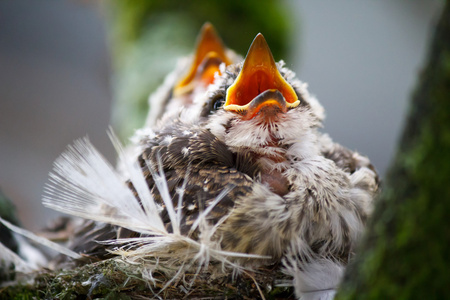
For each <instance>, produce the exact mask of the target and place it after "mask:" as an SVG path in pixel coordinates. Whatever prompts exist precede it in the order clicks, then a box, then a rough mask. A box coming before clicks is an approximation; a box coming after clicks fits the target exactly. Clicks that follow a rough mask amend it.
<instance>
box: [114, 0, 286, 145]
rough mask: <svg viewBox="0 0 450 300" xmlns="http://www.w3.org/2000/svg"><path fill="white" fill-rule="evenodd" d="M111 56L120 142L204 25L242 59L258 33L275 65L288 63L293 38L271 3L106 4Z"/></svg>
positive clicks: (150, 0)
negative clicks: (276, 62)
mask: <svg viewBox="0 0 450 300" xmlns="http://www.w3.org/2000/svg"><path fill="white" fill-rule="evenodd" d="M106 9H107V15H108V21H109V26H108V27H109V28H110V31H109V34H110V37H111V44H112V47H111V52H112V56H113V66H114V79H113V88H114V94H115V103H114V105H113V124H114V126H115V129H116V130H117V131H118V133H119V135H120V136H121V138H123V139H126V138H127V137H129V136H130V135H131V134H132V133H133V131H134V129H137V128H140V127H141V126H142V125H143V122H144V119H145V116H146V115H147V112H148V104H147V98H148V96H149V94H150V93H151V92H153V91H154V90H155V89H156V88H157V87H158V86H159V85H160V84H161V83H162V82H163V79H164V77H165V76H166V75H167V74H168V73H169V72H170V71H172V70H173V69H174V67H175V64H176V61H177V58H179V57H181V56H185V55H188V54H190V53H192V52H193V50H194V46H195V39H196V36H197V34H198V32H199V31H200V28H201V26H202V25H203V24H204V23H205V22H207V21H209V22H211V23H212V24H213V25H214V26H215V27H216V29H217V31H218V33H219V35H220V36H221V37H222V39H223V41H224V43H225V44H226V45H227V47H229V48H231V49H233V50H235V51H236V52H237V53H239V54H241V55H243V56H245V53H246V52H247V49H248V48H249V46H250V44H251V42H252V40H253V38H254V37H255V36H256V34H257V33H259V32H261V33H263V34H264V37H265V38H266V40H267V41H268V43H269V45H270V48H271V50H272V52H273V55H274V57H275V59H276V60H280V59H285V60H289V58H288V57H287V56H286V55H287V52H288V51H287V50H288V47H289V46H290V45H289V37H290V36H291V34H292V29H291V27H290V24H291V23H292V22H290V20H291V18H292V17H293V15H292V14H291V13H290V10H289V8H288V7H287V4H286V3H285V2H284V1H275V0H259V1H258V0H248V1H239V0H229V1H220V0H211V1H200V0H191V1H175V0H169V1H159V0H111V1H109V2H107V5H106Z"/></svg>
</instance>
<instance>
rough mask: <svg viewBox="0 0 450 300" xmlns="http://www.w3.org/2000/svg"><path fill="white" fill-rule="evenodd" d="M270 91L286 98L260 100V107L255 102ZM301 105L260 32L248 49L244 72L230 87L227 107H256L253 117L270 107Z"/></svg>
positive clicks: (242, 108)
mask: <svg viewBox="0 0 450 300" xmlns="http://www.w3.org/2000/svg"><path fill="white" fill-rule="evenodd" d="M266 91H272V92H276V91H278V92H279V93H281V98H282V99H279V98H280V97H279V96H276V97H275V98H271V97H267V96H265V97H264V101H262V100H261V99H258V103H257V105H256V106H255V105H251V103H252V102H253V101H256V100H257V97H258V96H260V95H262V94H263V93H264V92H266ZM275 94H276V93H273V95H275ZM283 103H284V104H283ZM299 104H300V101H299V100H298V98H297V94H296V93H295V91H294V89H293V88H292V86H291V85H290V84H289V83H287V82H286V80H285V79H284V78H283V76H282V75H281V74H280V72H279V71H278V68H277V66H276V64H275V60H274V59H273V56H272V53H271V52H270V49H269V46H268V45H267V42H266V40H265V39H264V37H263V35H262V34H258V35H257V36H256V38H255V39H254V41H253V43H252V45H251V46H250V49H249V50H248V53H247V56H246V57H245V61H244V65H243V66H242V70H241V72H240V73H239V75H238V77H237V78H236V81H235V82H234V84H233V85H231V86H230V87H229V88H228V91H227V98H226V103H225V106H224V109H225V110H228V111H235V112H239V113H244V114H245V113H246V112H247V111H248V110H249V109H250V108H252V109H251V110H252V116H249V117H250V118H251V117H253V116H254V115H255V114H256V113H258V111H259V110H260V109H262V108H263V107H266V106H272V105H276V106H279V107H280V108H282V106H284V107H285V108H286V109H289V108H294V107H297V106H298V105H299Z"/></svg>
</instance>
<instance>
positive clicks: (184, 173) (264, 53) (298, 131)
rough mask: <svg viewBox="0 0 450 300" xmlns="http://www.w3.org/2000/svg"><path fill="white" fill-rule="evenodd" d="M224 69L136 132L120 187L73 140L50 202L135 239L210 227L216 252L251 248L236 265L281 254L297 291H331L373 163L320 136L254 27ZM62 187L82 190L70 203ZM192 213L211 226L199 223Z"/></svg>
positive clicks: (370, 184)
mask: <svg viewBox="0 0 450 300" xmlns="http://www.w3.org/2000/svg"><path fill="white" fill-rule="evenodd" d="M220 73H221V75H220V76H218V77H215V80H214V82H213V83H212V84H210V85H208V88H207V91H206V92H204V93H194V94H193V97H194V98H193V100H192V101H193V102H192V103H195V104H196V105H194V106H192V107H190V108H187V109H186V110H184V111H182V112H177V113H175V114H172V115H170V122H166V123H161V124H160V125H159V126H158V127H157V129H156V130H155V132H153V131H151V130H150V131H148V132H147V134H142V135H140V136H139V138H140V141H139V143H140V147H141V148H140V149H141V154H140V155H139V158H138V162H139V167H140V169H139V170H135V169H133V168H134V167H133V168H130V174H129V177H128V178H129V180H128V181H127V186H128V189H124V188H123V187H122V186H121V184H120V180H118V179H116V177H117V175H116V174H115V173H114V172H113V171H111V170H110V168H108V167H107V166H104V163H103V162H102V161H101V159H100V158H98V157H97V156H98V154H97V153H95V151H93V149H91V148H90V146H89V145H88V146H85V145H78V147H76V149H75V150H73V149H72V150H71V151H70V153H68V154H66V156H65V157H63V159H64V160H65V161H63V162H62V163H60V164H59V165H60V166H59V167H58V169H57V170H56V176H53V178H54V179H55V182H56V188H54V190H55V191H56V193H54V194H52V195H51V196H50V197H48V198H47V199H46V204H47V205H48V206H51V207H53V208H55V209H58V210H62V211H66V212H69V213H73V214H75V215H79V216H83V217H88V218H93V219H95V220H97V221H103V222H109V223H111V224H114V225H118V226H119V232H118V236H119V237H136V238H138V239H136V242H130V240H128V242H130V243H132V245H133V247H139V246H140V243H143V242H144V241H146V240H145V239H146V237H148V239H147V240H148V241H150V242H149V244H151V243H153V242H155V240H156V238H154V236H159V235H161V234H162V235H167V234H174V236H176V237H177V239H181V240H182V241H183V242H186V241H188V240H189V241H196V240H202V239H204V236H205V234H206V233H207V234H209V237H208V238H210V240H211V241H212V243H215V244H218V245H219V248H220V250H225V251H228V252H227V253H244V254H251V255H256V256H258V258H255V256H253V257H249V256H247V257H245V258H242V259H240V260H239V261H240V262H241V263H243V264H249V265H261V264H272V263H279V262H283V263H284V264H285V267H286V272H287V273H288V274H290V275H292V276H293V278H294V283H295V286H296V293H297V295H298V296H299V297H300V296H303V295H306V292H309V291H318V290H330V292H327V293H328V294H327V297H328V296H330V295H331V296H332V293H333V289H334V288H335V286H336V285H337V284H338V282H339V279H340V277H341V275H342V271H343V268H344V267H345V265H346V264H347V262H348V260H349V258H351V256H352V254H353V251H354V247H355V244H356V242H357V241H358V238H359V237H360V236H361V233H362V231H363V229H364V224H365V222H366V220H367V217H368V216H369V214H370V212H371V207H372V201H373V199H374V197H375V195H376V193H377V190H378V176H377V174H376V172H375V171H374V168H373V167H372V166H371V164H370V162H369V160H368V159H367V158H365V157H363V156H360V155H359V154H357V153H354V152H352V151H350V150H348V149H346V148H344V147H342V146H340V145H339V144H336V143H333V142H332V140H331V139H330V138H329V137H328V136H327V135H324V134H322V133H320V132H319V128H320V127H321V126H322V119H323V110H322V107H321V106H320V104H319V103H318V101H317V100H316V99H315V98H313V97H311V96H310V95H309V93H308V92H307V90H306V85H305V84H303V83H301V82H300V81H299V80H297V79H295V76H294V74H293V72H291V71H290V70H288V69H287V68H285V67H284V63H283V62H279V63H275V61H274V59H273V57H272V54H271V52H270V49H269V47H268V45H267V43H266V41H265V39H264V37H263V36H262V35H261V34H258V35H257V36H256V38H255V40H254V41H253V43H252V45H251V47H250V49H249V51H248V53H247V56H246V58H245V60H244V62H242V63H238V64H231V65H229V66H228V67H226V69H223V71H222V72H220ZM203 88H204V87H203ZM171 101H172V100H171ZM174 101H175V102H174V103H177V101H178V100H174ZM169 107H170V106H167V108H168V110H171V109H172V108H169ZM169 113H170V112H169ZM91 156H92V158H91ZM80 162H83V164H82V165H81V164H80ZM92 162H95V164H93V163H92ZM67 166H68V167H70V171H65V170H64V168H66V167H67ZM100 171H101V172H100ZM105 174H108V176H110V177H108V180H103V178H104V176H106V175H105ZM142 175H143V176H144V177H145V183H143V182H142V180H141V176H142ZM85 177H86V178H85ZM110 178H112V179H110ZM113 179H114V180H113ZM61 182H62V183H61ZM95 182H98V183H101V184H97V185H96V184H93V183H95ZM83 184H87V185H89V187H85V186H82V185H83ZM58 185H59V186H58ZM80 185H81V186H82V193H80V192H79V186H80ZM119 185H120V186H121V187H119ZM58 189H61V190H62V191H58ZM66 191H69V194H70V193H74V191H75V193H80V195H76V197H71V199H69V200H70V201H72V202H74V203H70V205H72V206H69V207H68V205H67V203H66V202H67V199H68V197H67V196H66V195H67V192H66ZM112 191H114V192H112ZM116 194H117V196H116ZM72 198H73V199H72ZM70 201H69V202H70ZM98 202H101V203H103V204H104V205H109V206H111V210H110V211H109V212H108V213H104V214H102V215H99V216H98V215H96V214H95V213H93V212H92V211H90V209H89V206H86V203H88V204H89V205H91V204H95V203H98ZM122 210H123V211H122ZM199 220H204V221H206V223H207V226H206V227H207V228H209V229H211V230H208V231H207V232H205V231H202V229H201V227H200V226H199ZM146 226H148V227H146ZM122 228H126V229H123V230H122ZM95 232H98V231H95V230H94V233H95ZM96 237H97V238H98V239H99V240H101V237H99V236H98V235H97V236H96ZM158 241H159V242H160V241H161V239H160V240H158ZM170 243H172V242H171V240H169V239H168V241H167V242H164V244H163V246H164V247H166V246H167V245H168V244H169V245H170ZM101 247H103V248H101ZM164 247H160V248H159V249H168V248H164ZM100 248H101V249H100V252H101V251H103V252H104V253H105V252H106V251H107V250H111V249H112V247H109V249H108V247H107V246H104V245H101V246H100ZM102 249H103V250H102ZM170 249H171V253H172V254H173V255H175V254H176V253H175V252H176V250H174V248H170ZM96 250H98V247H97V249H96ZM174 253H175V254H174ZM262 257H263V258H264V259H261V258H262Z"/></svg>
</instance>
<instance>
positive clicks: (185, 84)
mask: <svg viewBox="0 0 450 300" xmlns="http://www.w3.org/2000/svg"><path fill="white" fill-rule="evenodd" d="M221 63H225V65H229V64H231V60H230V59H229V58H228V56H227V54H226V48H225V47H224V45H223V43H222V41H221V39H220V38H219V36H218V35H217V33H216V31H215V29H214V27H213V26H212V25H211V24H210V23H205V25H203V27H202V30H201V32H200V34H199V36H198V38H197V47H196V51H195V55H194V59H193V62H192V65H191V67H190V69H189V72H188V73H187V74H186V76H184V77H183V78H182V79H181V80H180V81H179V82H178V83H177V84H176V86H175V87H174V90H173V92H174V95H175V96H180V95H182V94H185V93H188V92H191V91H192V90H193V89H194V88H195V87H196V85H198V84H202V85H204V86H207V85H208V84H210V83H212V82H213V81H214V74H215V73H216V72H219V73H220V71H219V66H220V64H221Z"/></svg>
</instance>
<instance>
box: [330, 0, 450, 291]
mask: <svg viewBox="0 0 450 300" xmlns="http://www.w3.org/2000/svg"><path fill="white" fill-rule="evenodd" d="M449 180H450V2H449V1H447V2H446V4H445V7H444V9H443V12H442V15H441V18H440V20H439V22H438V24H437V27H436V31H435V33H434V36H433V39H432V44H431V47H430V49H429V54H428V60H427V63H426V67H425V68H424V70H423V72H422V74H421V76H420V78H419V82H418V86H417V88H416V91H415V93H414V95H413V97H412V101H411V104H410V111H409V116H408V118H407V122H406V126H405V129H404V132H403V135H402V137H401V140H400V145H399V148H398V152H397V155H396V157H395V160H394V162H393V165H392V166H391V169H390V171H389V173H388V176H387V179H386V186H385V187H384V192H383V193H382V196H381V197H380V199H379V200H378V202H377V203H376V208H375V212H374V214H373V216H372V219H371V222H370V223H369V225H368V228H367V233H366V236H365V238H364V240H363V241H362V244H361V247H360V249H359V252H358V253H359V254H357V257H356V259H355V261H354V263H353V264H352V265H350V266H349V267H348V268H347V272H346V275H345V278H344V281H343V283H342V286H341V288H340V291H339V293H338V295H337V299H447V298H448V296H449V295H450V290H449V283H450V276H449V275H450V269H449V267H450V229H449V228H450V181H449Z"/></svg>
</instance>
